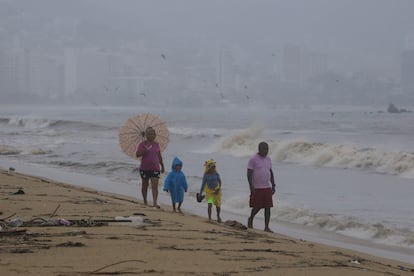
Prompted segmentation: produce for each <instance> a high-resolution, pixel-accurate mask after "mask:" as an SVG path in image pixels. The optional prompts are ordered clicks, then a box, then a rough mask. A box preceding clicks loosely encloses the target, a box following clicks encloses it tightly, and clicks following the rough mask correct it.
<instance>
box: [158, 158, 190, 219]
mask: <svg viewBox="0 0 414 276" xmlns="http://www.w3.org/2000/svg"><path fill="white" fill-rule="evenodd" d="M182 167H183V162H182V161H181V160H180V159H179V158H178V157H174V160H173V162H172V165H171V172H169V173H168V175H167V177H166V178H165V181H164V191H166V192H169V193H170V194H171V202H172V206H173V210H174V212H177V210H178V212H180V213H182V211H181V204H182V203H183V201H184V192H187V189H188V184H187V179H186V177H185V175H184V173H183V172H182ZM176 203H178V207H177V209H176V208H175V204H176Z"/></svg>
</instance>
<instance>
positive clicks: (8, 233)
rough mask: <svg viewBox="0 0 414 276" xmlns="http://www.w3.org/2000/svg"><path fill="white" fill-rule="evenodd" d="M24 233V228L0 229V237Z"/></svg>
mask: <svg viewBox="0 0 414 276" xmlns="http://www.w3.org/2000/svg"><path fill="white" fill-rule="evenodd" d="M24 234H26V229H19V230H6V231H4V230H3V231H0V237H6V236H7V237H8V236H19V235H24Z"/></svg>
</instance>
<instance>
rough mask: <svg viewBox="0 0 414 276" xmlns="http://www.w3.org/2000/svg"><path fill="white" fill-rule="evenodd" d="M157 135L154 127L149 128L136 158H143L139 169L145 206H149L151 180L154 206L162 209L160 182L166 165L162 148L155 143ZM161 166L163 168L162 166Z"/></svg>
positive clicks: (139, 146)
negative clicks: (159, 195)
mask: <svg viewBox="0 0 414 276" xmlns="http://www.w3.org/2000/svg"><path fill="white" fill-rule="evenodd" d="M155 137H157V134H156V133H155V130H154V129H153V128H152V127H148V128H147V129H146V130H145V138H146V140H145V141H142V142H141V143H139V145H138V146H137V152H136V156H137V157H138V158H139V157H141V165H140V167H139V173H140V175H141V179H142V188H141V192H142V197H143V198H144V204H145V205H147V204H148V202H147V191H148V186H149V182H150V180H151V188H152V198H153V206H154V207H157V208H160V206H159V205H158V204H157V199H158V180H159V178H160V174H161V173H164V163H163V161H162V156H161V150H160V146H159V144H158V143H157V142H155ZM160 165H161V166H160Z"/></svg>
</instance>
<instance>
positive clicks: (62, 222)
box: [57, 218, 70, 226]
mask: <svg viewBox="0 0 414 276" xmlns="http://www.w3.org/2000/svg"><path fill="white" fill-rule="evenodd" d="M57 221H58V223H59V224H61V225H65V226H70V221H68V220H66V219H64V218H60V219H58V220H57Z"/></svg>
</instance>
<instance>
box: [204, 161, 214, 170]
mask: <svg viewBox="0 0 414 276" xmlns="http://www.w3.org/2000/svg"><path fill="white" fill-rule="evenodd" d="M204 166H205V167H206V169H205V170H204V172H208V171H209V170H210V169H211V168H212V167H215V166H216V161H214V160H213V159H209V160H207V161H206V162H205V163H204Z"/></svg>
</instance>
